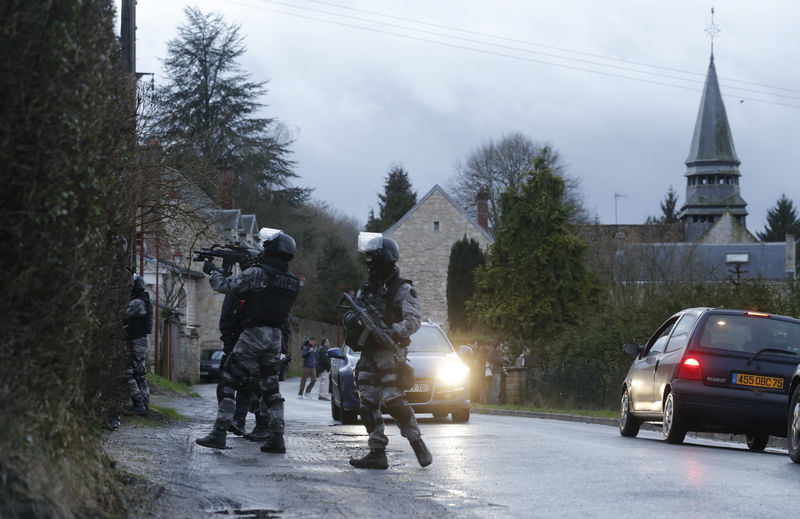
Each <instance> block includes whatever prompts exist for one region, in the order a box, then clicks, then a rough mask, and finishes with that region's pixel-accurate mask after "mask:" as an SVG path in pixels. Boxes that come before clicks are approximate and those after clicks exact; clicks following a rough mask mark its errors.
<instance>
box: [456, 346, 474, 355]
mask: <svg viewBox="0 0 800 519" xmlns="http://www.w3.org/2000/svg"><path fill="white" fill-rule="evenodd" d="M473 353H475V352H474V351H472V346H465V345H463V344H462V345H461V346H459V347H458V354H459V355H462V356H463V355H466V356H470V355H472V354H473Z"/></svg>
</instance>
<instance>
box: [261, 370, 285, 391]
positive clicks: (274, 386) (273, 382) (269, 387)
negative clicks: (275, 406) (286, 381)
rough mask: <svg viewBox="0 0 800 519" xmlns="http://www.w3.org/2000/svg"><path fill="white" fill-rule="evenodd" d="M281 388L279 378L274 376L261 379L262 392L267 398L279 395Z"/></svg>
mask: <svg viewBox="0 0 800 519" xmlns="http://www.w3.org/2000/svg"><path fill="white" fill-rule="evenodd" d="M279 387H280V386H279V385H278V377H277V376H274V375H273V376H271V377H266V378H262V379H261V391H262V393H263V394H264V395H265V396H266V395H274V394H276V393H278V392H279V391H280V389H279Z"/></svg>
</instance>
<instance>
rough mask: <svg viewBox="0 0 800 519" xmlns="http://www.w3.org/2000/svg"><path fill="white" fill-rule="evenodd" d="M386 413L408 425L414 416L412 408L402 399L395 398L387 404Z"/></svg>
mask: <svg viewBox="0 0 800 519" xmlns="http://www.w3.org/2000/svg"><path fill="white" fill-rule="evenodd" d="M386 411H387V412H388V413H389V414H390V415H392V418H394V419H395V420H397V421H398V422H400V423H408V422H410V421H411V418H412V417H413V416H414V411H412V409H411V406H410V405H408V404H407V403H406V402H405V401H404V400H403V399H402V398H393V399H391V400H389V401H388V402H386Z"/></svg>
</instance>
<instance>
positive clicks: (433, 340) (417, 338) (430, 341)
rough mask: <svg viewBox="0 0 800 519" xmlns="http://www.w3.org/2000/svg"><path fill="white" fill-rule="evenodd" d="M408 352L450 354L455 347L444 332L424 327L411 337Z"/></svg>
mask: <svg viewBox="0 0 800 519" xmlns="http://www.w3.org/2000/svg"><path fill="white" fill-rule="evenodd" d="M408 351H409V352H412V351H416V352H426V353H450V352H452V351H453V347H452V346H450V342H449V341H448V340H447V337H446V336H445V334H444V332H443V331H441V330H440V329H439V328H436V327H435V326H422V327H420V329H419V330H417V331H416V333H414V335H412V336H411V344H410V345H409V346H408Z"/></svg>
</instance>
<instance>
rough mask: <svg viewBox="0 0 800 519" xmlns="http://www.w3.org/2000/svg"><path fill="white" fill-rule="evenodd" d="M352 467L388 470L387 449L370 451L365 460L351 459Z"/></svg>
mask: <svg viewBox="0 0 800 519" xmlns="http://www.w3.org/2000/svg"><path fill="white" fill-rule="evenodd" d="M350 465H352V466H354V467H355V468H357V469H388V468H389V462H388V461H386V450H385V449H370V450H369V452H368V453H367V455H366V456H364V457H363V458H350Z"/></svg>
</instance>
